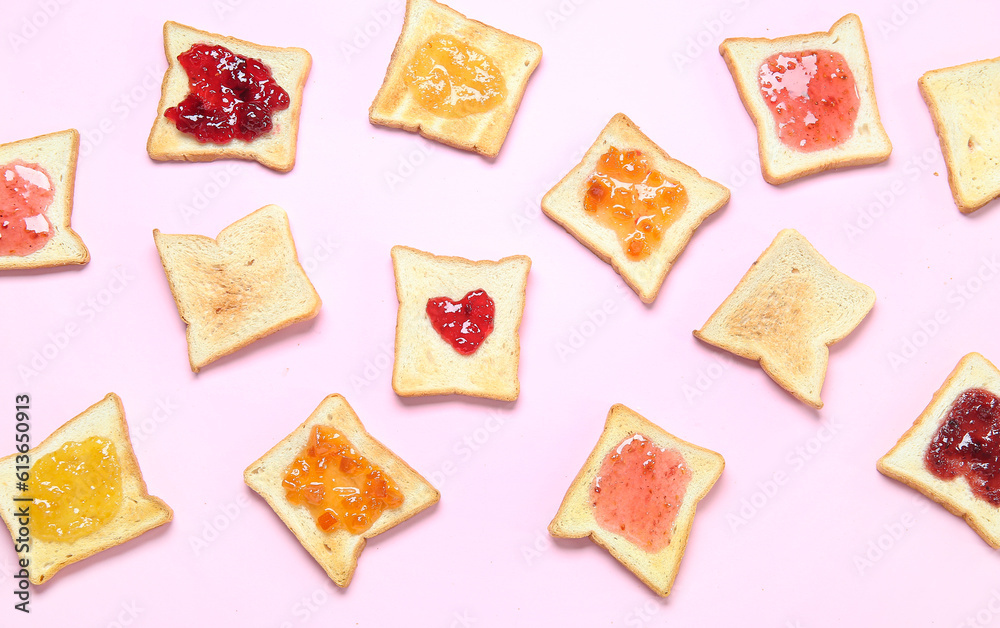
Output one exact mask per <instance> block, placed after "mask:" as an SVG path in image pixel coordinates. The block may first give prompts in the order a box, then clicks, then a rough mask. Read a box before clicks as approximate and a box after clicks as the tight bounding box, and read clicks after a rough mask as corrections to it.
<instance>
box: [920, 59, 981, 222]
mask: <svg viewBox="0 0 1000 628" xmlns="http://www.w3.org/2000/svg"><path fill="white" fill-rule="evenodd" d="M919 84H920V93H921V94H923V96H924V101H925V102H926V103H927V107H928V108H929V109H930V111H931V117H932V118H933V119H934V128H935V129H936V130H937V134H938V138H939V139H940V140H941V151H942V152H943V153H944V160H945V163H946V164H947V165H948V183H949V184H951V195H952V196H953V197H954V198H955V204H956V205H958V208H959V209H960V210H961V211H962V212H963V213H966V214H968V213H970V212H974V211H976V210H977V209H979V208H980V207H982V206H983V205H985V204H986V203H988V202H990V201H992V200H993V199H995V198H996V197H997V196H1000V167H998V165H1000V129H998V128H997V124H996V119H997V116H998V115H1000V57H998V58H996V59H986V60H984V61H974V62H972V63H966V64H963V65H957V66H954V67H950V68H942V69H940V70H931V71H930V72H927V73H925V74H924V75H923V76H921V77H920V81H919Z"/></svg>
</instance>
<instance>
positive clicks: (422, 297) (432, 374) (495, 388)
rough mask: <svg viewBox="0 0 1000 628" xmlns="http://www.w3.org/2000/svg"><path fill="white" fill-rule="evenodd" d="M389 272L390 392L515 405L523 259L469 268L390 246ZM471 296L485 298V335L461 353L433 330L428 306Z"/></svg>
mask: <svg viewBox="0 0 1000 628" xmlns="http://www.w3.org/2000/svg"><path fill="white" fill-rule="evenodd" d="M392 266H393V269H394V271H395V274H396V296H397V297H398V299H399V311H398V313H397V317H396V351H395V360H394V362H393V365H392V389H393V390H395V391H396V394H397V395H399V396H401V397H414V396H423V395H450V394H459V395H469V396H472V397H486V398H488V399H499V400H502V401H513V400H515V399H517V396H518V394H519V393H520V383H519V382H518V378H517V368H518V362H519V359H520V352H521V349H520V346H521V343H520V337H519V336H518V328H519V327H520V325H521V315H522V313H523V312H524V299H525V291H526V289H527V283H528V270H529V269H530V268H531V259H529V258H528V257H526V256H524V255H515V256H511V257H505V258H503V259H501V260H500V261H498V262H492V261H478V262H474V261H471V260H467V259H464V258H461V257H442V256H437V255H433V254H431V253H427V252H425V251H420V250H417V249H411V248H409V247H405V246H394V247H392ZM477 290H485V291H486V294H487V295H488V296H489V297H490V298H491V299H492V300H493V303H494V316H493V331H492V332H491V333H489V335H487V336H486V337H485V339H484V340H482V344H480V345H479V346H478V348H477V349H476V350H475V352H474V353H471V354H468V355H463V354H461V353H459V351H458V350H456V349H455V348H453V346H452V345H450V344H449V343H448V341H446V340H445V339H444V338H443V337H442V336H441V334H440V333H439V332H438V331H437V330H436V329H435V327H434V325H433V324H432V322H431V319H430V316H429V314H428V312H427V308H428V302H429V301H430V300H431V299H438V298H446V299H450V300H451V301H452V302H456V303H457V302H458V301H459V300H461V299H463V298H464V297H465V296H466V295H468V294H469V293H470V292H473V291H477Z"/></svg>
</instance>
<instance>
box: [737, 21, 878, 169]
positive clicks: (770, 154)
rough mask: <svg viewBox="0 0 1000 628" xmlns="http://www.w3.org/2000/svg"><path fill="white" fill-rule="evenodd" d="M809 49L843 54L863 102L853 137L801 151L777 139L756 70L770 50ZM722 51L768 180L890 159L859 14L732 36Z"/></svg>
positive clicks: (773, 52) (773, 51)
mask: <svg viewBox="0 0 1000 628" xmlns="http://www.w3.org/2000/svg"><path fill="white" fill-rule="evenodd" d="M811 48H822V49H825V50H832V51H835V52H839V53H840V54H841V55H843V56H844V58H845V59H846V60H847V64H848V66H849V67H850V69H851V72H852V73H853V74H854V81H855V85H856V86H857V90H858V97H859V99H860V105H859V111H858V116H857V119H856V120H855V123H854V134H853V136H852V137H851V138H850V139H848V140H847V141H846V142H844V143H843V144H840V145H838V146H834V147H832V148H829V149H826V150H819V151H815V152H811V153H803V152H799V151H796V150H794V149H792V148H789V147H787V146H785V145H784V144H783V143H782V142H781V140H780V139H779V138H778V134H777V133H776V132H775V122H774V117H773V115H772V114H771V110H770V109H769V108H768V106H767V103H765V101H764V98H763V96H762V95H761V93H760V87H759V84H758V70H759V68H760V66H761V64H763V63H764V61H765V60H766V59H767V58H768V57H769V56H771V55H772V54H775V53H779V52H795V51H799V50H806V49H811ZM719 52H720V54H722V57H723V59H725V61H726V65H727V66H728V67H729V71H730V73H731V74H732V75H733V80H734V82H735V83H736V89H737V90H738V91H739V94H740V99H741V100H742V101H743V106H744V107H746V110H747V113H749V114H750V117H751V118H752V119H753V122H754V125H755V126H756V127H757V145H758V148H759V151H760V166H761V173H762V174H763V176H764V180H765V181H767V182H768V183H770V184H772V185H780V184H782V183H787V182H788V181H792V180H794V179H798V178H800V177H804V176H807V175H810V174H816V173H818V172H823V171H824V170H831V169H834V168H844V167H848V166H862V165H868V164H875V163H879V162H882V161H885V160H886V159H888V158H889V154H890V153H892V143H891V142H890V141H889V136H888V135H887V134H886V132H885V129H884V128H883V127H882V120H881V117H880V116H879V112H878V104H877V103H876V101H875V85H874V80H873V78H872V68H871V62H870V61H869V58H868V46H867V44H866V43H865V36H864V30H863V29H862V26H861V18H859V17H858V16H857V15H855V14H853V13H849V14H847V15H845V16H844V17H842V18H840V19H839V20H837V22H836V23H835V24H834V25H833V27H832V28H831V29H830V30H829V31H828V32H817V33H809V34H805V35H790V36H786V37H779V38H777V39H767V38H752V37H735V38H729V39H726V40H724V41H723V42H722V44H720V46H719Z"/></svg>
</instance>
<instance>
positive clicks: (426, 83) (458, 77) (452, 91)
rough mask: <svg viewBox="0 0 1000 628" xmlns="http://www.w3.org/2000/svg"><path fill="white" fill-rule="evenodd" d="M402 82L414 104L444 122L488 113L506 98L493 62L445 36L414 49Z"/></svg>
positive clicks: (500, 78) (474, 49) (468, 46)
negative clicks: (412, 97) (441, 118)
mask: <svg viewBox="0 0 1000 628" xmlns="http://www.w3.org/2000/svg"><path fill="white" fill-rule="evenodd" d="M403 80H404V81H405V83H406V86H407V87H408V88H409V90H410V92H411V93H412V94H413V95H414V97H416V99H417V102H419V103H420V104H421V105H422V106H423V107H424V108H426V109H428V110H429V111H431V112H432V113H434V114H436V115H438V116H441V117H444V118H461V117H464V116H467V115H469V114H473V113H483V112H485V111H489V110H490V109H493V108H494V107H496V106H497V105H498V104H500V103H501V102H502V101H503V99H504V98H505V97H506V96H507V88H506V86H505V84H504V80H503V74H501V73H500V69H499V68H498V67H497V65H496V63H495V62H494V61H493V59H491V58H490V57H488V56H487V55H485V54H483V52H482V51H480V50H477V49H476V48H473V47H472V46H470V45H468V44H466V43H464V42H462V41H460V40H458V39H455V38H453V37H448V36H447V35H435V36H433V37H431V38H430V39H428V40H427V41H426V42H424V45H422V46H421V47H420V48H419V49H417V52H416V53H415V54H414V55H413V58H412V59H410V63H409V64H408V65H407V66H406V73H405V74H404V75H403Z"/></svg>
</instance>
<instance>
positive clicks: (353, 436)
mask: <svg viewBox="0 0 1000 628" xmlns="http://www.w3.org/2000/svg"><path fill="white" fill-rule="evenodd" d="M316 425H325V426H329V427H335V428H337V430H338V431H339V432H340V433H342V434H343V435H344V436H345V437H346V438H347V440H348V441H350V443H351V445H353V447H354V448H355V449H356V450H357V451H358V453H360V454H361V455H362V456H364V457H366V458H368V459H369V460H371V461H372V463H373V464H375V465H377V466H379V467H381V468H382V469H383V470H384V471H385V472H386V473H387V474H388V475H389V477H390V478H392V480H393V481H394V482H395V483H396V485H397V486H398V487H399V488H400V490H401V491H402V493H403V504H402V505H400V506H399V507H398V508H393V509H389V510H384V511H383V512H382V514H381V516H379V518H378V519H377V520H376V521H375V522H374V524H372V526H371V527H370V528H369V529H368V530H366V531H365V532H363V533H362V534H359V535H355V534H351V533H350V532H348V531H346V530H342V529H338V530H335V531H333V532H323V531H321V530H320V529H319V528H318V527H317V526H316V522H315V520H314V519H313V516H312V514H311V513H310V512H309V509H308V508H307V507H305V506H303V505H299V504H292V503H291V502H289V501H288V499H287V498H286V496H285V490H284V488H283V487H282V485H281V481H282V479H283V478H284V474H285V472H286V470H287V469H288V467H289V466H290V465H291V464H292V462H294V461H295V459H296V458H297V457H298V456H299V454H300V453H301V451H302V449H303V448H304V447H305V446H306V443H307V441H308V439H309V435H310V433H311V432H312V429H313V427H314V426H316ZM243 479H244V481H245V482H246V484H247V486H249V487H250V488H252V489H253V490H254V491H256V492H257V493H258V494H260V496H261V497H263V498H264V500H265V501H266V502H267V503H268V505H269V506H270V507H271V509H272V510H274V512H275V514H277V515H278V517H280V518H281V520H282V521H283V522H284V523H285V525H286V526H288V529H289V530H291V531H292V533H293V534H294V535H295V537H296V538H297V539H298V540H299V543H301V544H302V547H304V548H305V549H306V551H308V552H309V553H310V554H312V556H313V558H315V559H316V562H318V563H319V564H320V566H321V567H322V568H323V570H324V571H326V573H327V575H328V576H330V578H331V579H332V580H333V581H334V582H335V583H336V584H337V586H338V587H346V586H348V585H349V584H350V583H351V579H352V578H353V577H354V570H355V568H356V567H357V564H358V557H359V556H360V555H361V551H362V550H363V549H364V548H365V545H366V543H367V542H368V539H370V538H371V537H373V536H375V535H377V534H381V533H382V532H385V531H386V530H388V529H390V528H392V527H394V526H396V525H398V524H400V523H402V522H404V521H406V520H407V519H409V518H410V517H412V516H414V515H416V514H417V513H419V512H421V511H423V510H424V509H426V508H428V507H430V506H431V505H433V504H435V503H437V501H438V500H439V499H440V497H441V495H440V493H438V491H437V489H435V488H434V487H433V486H431V484H430V483H429V482H428V481H427V480H425V479H424V478H423V476H421V475H420V474H419V473H417V472H416V471H414V470H413V468H412V467H410V466H409V465H408V464H406V462H404V461H403V460H402V459H401V458H399V456H397V455H396V454H394V453H393V452H392V451H390V450H389V449H388V448H387V447H386V446H385V445H383V444H382V443H380V442H379V441H377V440H375V438H373V437H372V436H371V435H370V434H369V433H368V432H367V431H366V430H365V428H364V426H363V425H362V424H361V419H359V418H358V415H357V414H355V412H354V409H353V408H351V406H350V404H348V403H347V400H346V399H344V397H343V396H341V395H337V394H334V395H329V396H327V397H326V398H325V399H324V400H323V401H322V403H320V404H319V406H318V407H317V408H316V410H314V411H313V413H312V414H311V415H309V418H308V419H306V420H305V422H304V423H302V425H300V426H299V427H297V428H296V429H295V430H294V431H293V432H292V433H291V434H289V435H288V436H286V437H285V438H284V439H282V440H281V441H280V442H278V444H277V445H275V446H274V447H272V448H271V449H270V450H269V451H268V452H267V453H265V454H264V455H263V456H261V457H260V458H259V459H258V460H257V461H256V462H254V463H253V464H251V465H250V466H249V467H247V468H246V470H245V471H244V472H243Z"/></svg>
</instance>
